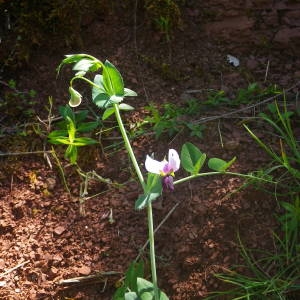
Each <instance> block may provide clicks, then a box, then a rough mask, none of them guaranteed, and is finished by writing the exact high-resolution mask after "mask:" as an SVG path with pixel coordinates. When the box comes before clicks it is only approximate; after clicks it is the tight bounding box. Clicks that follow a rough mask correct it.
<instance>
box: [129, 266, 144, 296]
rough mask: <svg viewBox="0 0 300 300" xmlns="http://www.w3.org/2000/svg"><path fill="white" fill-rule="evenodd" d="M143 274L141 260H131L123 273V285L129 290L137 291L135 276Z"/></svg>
mask: <svg viewBox="0 0 300 300" xmlns="http://www.w3.org/2000/svg"><path fill="white" fill-rule="evenodd" d="M143 276H144V264H143V261H139V262H132V263H131V264H130V266H129V268H128V270H127V271H126V273H125V282H124V283H125V286H126V287H128V288H129V290H131V291H134V292H137V291H138V288H137V278H138V277H143Z"/></svg>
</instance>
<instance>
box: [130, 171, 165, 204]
mask: <svg viewBox="0 0 300 300" xmlns="http://www.w3.org/2000/svg"><path fill="white" fill-rule="evenodd" d="M161 193H162V182H161V176H160V175H158V174H153V173H148V178H147V183H146V186H145V189H144V194H142V195H140V196H139V197H138V199H137V200H136V202H135V209H138V210H140V209H143V208H144V207H145V206H146V205H148V203H149V202H152V201H154V200H155V199H157V198H158V197H159V196H160V195H161Z"/></svg>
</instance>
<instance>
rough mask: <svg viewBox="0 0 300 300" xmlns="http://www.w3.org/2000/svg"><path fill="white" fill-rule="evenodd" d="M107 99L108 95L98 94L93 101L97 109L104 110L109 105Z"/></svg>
mask: <svg viewBox="0 0 300 300" xmlns="http://www.w3.org/2000/svg"><path fill="white" fill-rule="evenodd" d="M109 98H110V97H109V95H108V94H98V95H97V97H96V98H95V99H94V100H93V101H94V103H95V104H96V105H97V106H98V107H100V108H106V107H108V106H110V105H111V102H110V100H109Z"/></svg>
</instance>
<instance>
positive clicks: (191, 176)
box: [173, 171, 276, 185]
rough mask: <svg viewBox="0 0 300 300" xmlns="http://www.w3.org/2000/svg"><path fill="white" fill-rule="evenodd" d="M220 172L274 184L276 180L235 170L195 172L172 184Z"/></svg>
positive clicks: (219, 173) (220, 173)
mask: <svg viewBox="0 0 300 300" xmlns="http://www.w3.org/2000/svg"><path fill="white" fill-rule="evenodd" d="M222 174H224V175H225V174H226V175H233V176H239V177H243V178H248V179H258V180H262V181H265V182H269V183H274V184H276V182H274V181H272V180H268V179H264V178H261V177H256V176H253V175H249V174H240V173H235V172H227V171H226V172H207V173H199V174H195V175H190V176H187V177H184V178H181V179H178V180H176V181H174V182H173V184H174V185H175V184H179V183H183V182H185V181H189V180H191V179H195V178H198V177H204V176H211V175H222Z"/></svg>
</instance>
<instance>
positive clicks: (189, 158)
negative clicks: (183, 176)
mask: <svg viewBox="0 0 300 300" xmlns="http://www.w3.org/2000/svg"><path fill="white" fill-rule="evenodd" d="M180 156H181V162H182V166H183V168H184V169H185V170H186V171H187V172H189V173H191V174H197V173H198V172H199V170H200V168H201V167H202V165H203V164H204V162H205V159H206V155H205V154H204V153H202V152H201V151H200V150H199V148H198V147H196V146H195V145H193V144H192V143H185V144H184V145H183V146H182V149H181V154H180Z"/></svg>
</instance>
